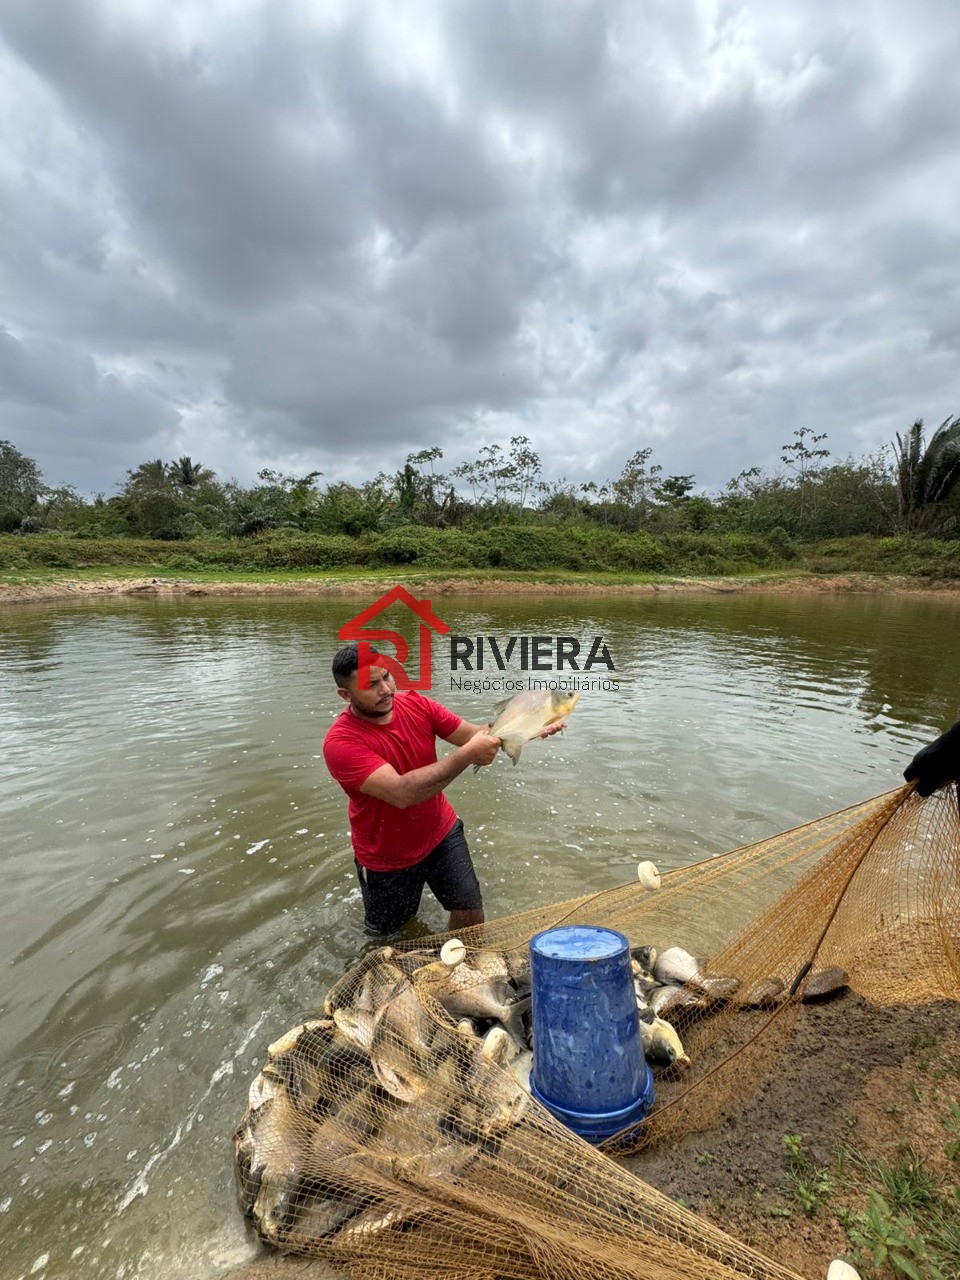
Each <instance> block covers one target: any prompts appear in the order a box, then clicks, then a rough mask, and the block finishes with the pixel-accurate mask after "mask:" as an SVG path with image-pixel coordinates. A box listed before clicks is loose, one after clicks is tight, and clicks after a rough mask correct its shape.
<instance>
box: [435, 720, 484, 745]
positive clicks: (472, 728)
mask: <svg viewBox="0 0 960 1280" xmlns="http://www.w3.org/2000/svg"><path fill="white" fill-rule="evenodd" d="M484 727H485V726H484V725H482V724H471V723H470V721H469V720H461V721H460V723H459V724H458V725H457V727H456V729H454V731H453V733H451V734H450V736H449V737H448V738H444V742H449V743H451V744H452V745H453V746H455V747H462V746H463V745H464V744H465V743H467V742H469V741H470V739H471V738H472V737H473V735H474V734H475V733H479V732H480V730H481V729H483V728H484Z"/></svg>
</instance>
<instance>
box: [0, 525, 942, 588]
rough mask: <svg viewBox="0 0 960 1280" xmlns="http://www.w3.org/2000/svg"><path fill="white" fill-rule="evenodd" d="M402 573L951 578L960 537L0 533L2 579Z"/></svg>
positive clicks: (620, 578)
mask: <svg viewBox="0 0 960 1280" xmlns="http://www.w3.org/2000/svg"><path fill="white" fill-rule="evenodd" d="M401 569H402V570H403V571H404V574H405V577H406V578H411V579H412V578H414V577H416V576H418V575H419V576H423V575H425V574H429V573H431V572H432V573H444V574H445V575H446V574H449V575H453V576H458V577H459V576H464V577H472V576H476V577H480V578H483V577H487V578H489V577H491V576H492V577H498V578H509V577H511V576H516V577H517V578H518V579H519V580H530V579H531V578H535V579H537V580H542V581H543V580H551V581H562V580H563V579H564V578H569V577H572V576H574V575H586V576H587V577H589V578H591V579H595V580H597V581H604V582H611V583H614V582H627V581H636V580H637V579H638V578H640V579H643V578H658V577H665V576H669V577H694V578H701V577H742V576H745V575H750V576H753V577H757V576H762V577H765V578H766V577H776V576H783V575H785V574H789V575H790V576H798V575H802V574H827V575H834V574H844V573H846V574H851V573H852V574H885V575H890V574H909V575H913V576H916V577H923V578H930V579H950V578H960V539H938V538H923V539H919V540H918V539H915V538H908V537H899V538H868V537H863V536H861V537H858V538H842V539H833V540H832V541H830V542H828V543H813V544H810V545H806V546H804V545H803V544H793V543H786V544H785V543H784V542H782V541H781V540H780V539H778V538H775V537H770V536H768V537H763V536H761V535H759V534H754V535H745V534H735V533H727V534H719V533H717V534H693V533H689V534H664V535H662V536H660V537H658V538H654V537H652V536H651V535H649V534H644V533H635V534H621V533H617V532H616V531H614V530H606V531H604V530H599V529H596V528H595V527H590V526H583V525H566V526H563V527H560V528H556V529H553V530H549V531H548V530H545V529H538V528H536V527H535V526H517V525H510V524H504V525H499V526H493V527H490V528H486V529H473V530H462V529H424V528H422V527H420V526H416V525H406V526H399V527H398V528H396V529H392V530H390V531H388V532H386V533H364V534H361V535H360V536H359V537H356V538H348V537H345V536H343V535H336V534H330V535H324V534H307V533H297V532H295V531H291V530H270V531H266V532H264V533H262V534H260V535H258V536H257V537H256V538H222V537H221V538H218V537H213V536H210V535H207V536H205V537H201V538H192V539H183V540H180V541H177V542H169V541H163V540H160V539H150V538H122V537H112V538H91V537H68V536H64V535H62V534H61V535H57V534H46V533H42V534H33V535H31V536H30V537H23V536H21V535H18V534H0V578H2V579H3V580H5V581H10V580H13V579H17V580H22V579H24V578H25V577H30V578H39V579H40V580H47V581H49V580H51V579H54V578H57V577H63V575H64V573H70V574H71V575H75V574H84V573H89V572H90V571H97V572H98V573H99V576H101V577H123V576H126V575H129V574H131V573H132V574H137V573H139V574H144V573H150V574H161V575H181V576H190V577H193V576H197V575H202V576H206V577H208V578H220V579H222V578H237V579H243V578H244V577H245V576H246V577H247V578H249V577H250V576H251V575H253V576H258V577H259V576H261V575H269V576H273V577H277V576H285V577H290V576H292V577H297V576H300V577H302V576H316V575H319V574H322V575H323V576H335V577H349V576H356V575H357V574H363V575H365V576H369V577H378V576H380V575H382V576H384V577H396V574H397V571H398V570H401Z"/></svg>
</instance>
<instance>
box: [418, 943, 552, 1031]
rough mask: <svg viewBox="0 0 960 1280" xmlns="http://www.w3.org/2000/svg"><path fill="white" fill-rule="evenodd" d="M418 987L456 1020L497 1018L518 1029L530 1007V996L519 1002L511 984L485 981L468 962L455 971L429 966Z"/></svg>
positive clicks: (422, 973)
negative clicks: (520, 1021) (517, 1024)
mask: <svg viewBox="0 0 960 1280" xmlns="http://www.w3.org/2000/svg"><path fill="white" fill-rule="evenodd" d="M417 983H418V984H422V985H423V988H424V990H425V991H427V992H428V993H429V994H430V995H431V996H433V998H434V999H435V1000H437V1001H438V1002H439V1003H440V1004H441V1005H442V1006H443V1007H444V1009H446V1011H447V1012H448V1013H449V1014H451V1015H452V1016H453V1017H454V1018H495V1019H496V1020H497V1021H498V1022H502V1023H504V1025H515V1024H516V1023H517V1022H518V1021H519V1019H520V1018H521V1016H522V1014H523V1013H524V1012H525V1011H526V1009H528V1008H529V1005H530V999H529V997H528V996H525V997H522V998H520V999H517V998H515V997H516V992H515V991H514V990H513V988H512V987H511V986H510V984H509V982H508V981H506V980H505V979H503V978H488V977H485V976H484V975H483V974H482V973H480V972H479V971H478V970H476V969H474V968H473V966H472V965H471V964H470V963H469V962H468V961H464V962H463V964H459V965H457V967H456V968H455V969H448V968H447V967H446V965H442V964H439V963H437V964H431V965H425V966H424V968H422V969H420V970H419V971H418V973H417ZM521 1036H522V1032H521Z"/></svg>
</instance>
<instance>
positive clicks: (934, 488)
mask: <svg viewBox="0 0 960 1280" xmlns="http://www.w3.org/2000/svg"><path fill="white" fill-rule="evenodd" d="M893 451H894V456H895V458H896V462H897V472H896V480H897V502H898V505H899V508H900V520H901V523H902V525H903V528H904V529H905V530H906V532H907V533H912V532H913V531H914V530H918V529H929V528H930V527H931V526H932V525H933V523H934V521H935V519H936V516H937V508H938V507H939V506H940V504H941V503H943V502H946V500H947V498H949V497H950V494H951V493H952V492H953V490H954V487H955V486H956V484H957V482H958V481H960V415H958V416H957V417H956V418H947V419H945V421H944V422H942V423H941V424H940V426H939V427H938V428H937V430H936V431H935V432H934V433H933V435H932V436H931V437H930V443H929V444H928V445H927V446H926V447H924V443H923V419H922V418H918V419H917V421H916V422H915V423H914V424H913V426H912V427H911V428H910V430H909V431H907V432H906V434H905V435H904V436H903V437H902V438H901V436H900V433H899V432H897V443H896V444H895V445H894V446H893Z"/></svg>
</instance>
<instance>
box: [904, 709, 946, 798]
mask: <svg viewBox="0 0 960 1280" xmlns="http://www.w3.org/2000/svg"><path fill="white" fill-rule="evenodd" d="M903 776H904V777H905V778H906V780H907V781H908V782H914V781H916V784H917V795H918V796H929V795H932V794H933V792H934V791H936V790H937V788H938V787H942V786H943V785H944V783H947V782H952V781H953V779H954V778H960V720H958V721H957V723H956V724H955V725H954V726H953V728H952V729H948V730H947V732H946V733H941V735H940V737H939V738H937V739H936V740H935V741H934V742H931V743H930V745H929V746H927V747H923V748H922V750H920V751H918V752H917V754H916V755H915V756H914V757H913V759H912V760H911V761H910V763H909V764H908V765H907V767H906V768H905V769H904V771H903Z"/></svg>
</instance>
